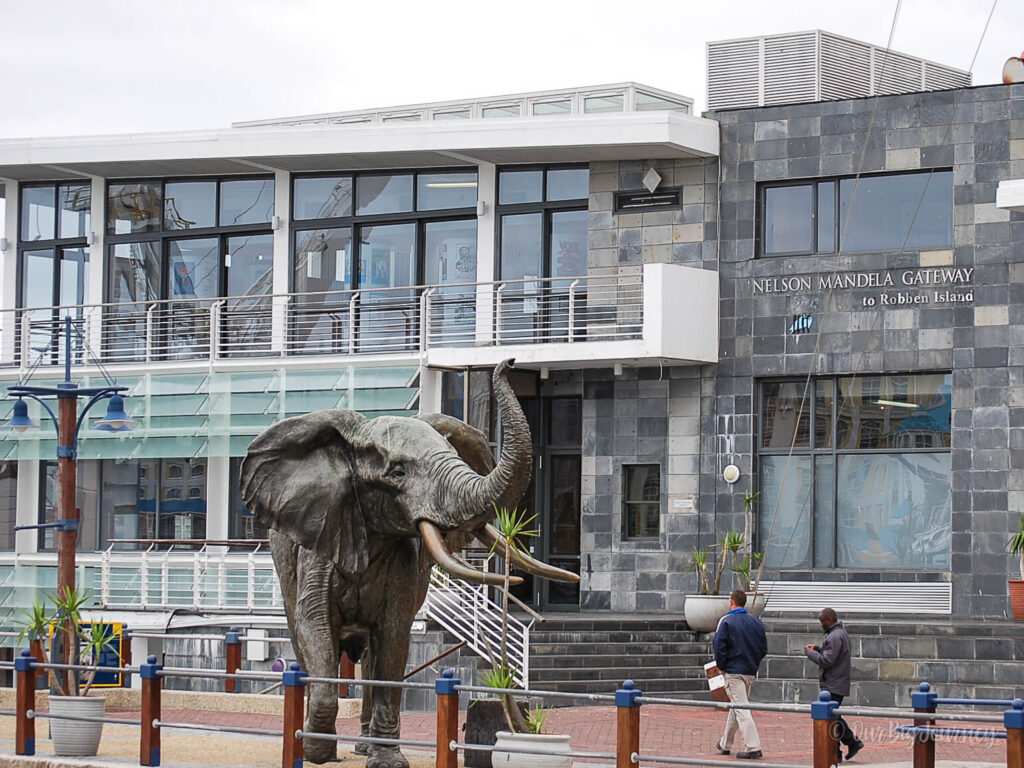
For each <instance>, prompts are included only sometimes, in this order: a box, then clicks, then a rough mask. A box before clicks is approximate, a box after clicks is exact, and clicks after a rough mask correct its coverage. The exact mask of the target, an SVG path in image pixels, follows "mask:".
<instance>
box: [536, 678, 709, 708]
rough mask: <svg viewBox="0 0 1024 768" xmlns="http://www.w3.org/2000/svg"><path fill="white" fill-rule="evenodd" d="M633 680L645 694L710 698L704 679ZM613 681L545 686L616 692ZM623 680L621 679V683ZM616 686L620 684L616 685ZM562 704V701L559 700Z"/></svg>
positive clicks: (579, 703)
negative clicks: (611, 685)
mask: <svg viewBox="0 0 1024 768" xmlns="http://www.w3.org/2000/svg"><path fill="white" fill-rule="evenodd" d="M630 679H631V680H633V682H634V684H635V685H636V687H637V688H638V689H639V690H640V691H642V692H643V693H645V694H648V695H658V696H678V697H680V698H688V699H693V698H708V686H707V682H705V681H702V680H686V679H681V680H680V679H675V680H673V679H661V680H645V679H637V678H630ZM609 682H611V681H607V680H568V681H560V682H557V683H548V684H546V685H545V686H544V688H546V690H551V691H559V692H562V693H604V694H609V693H614V692H615V691H614V690H610V689H609V687H608V684H609ZM621 682H622V681H619V684H621ZM541 687H542V686H540V685H538V686H536V688H537V689H541ZM615 687H616V688H617V687H618V685H616V686H615ZM559 703H560V704H561V702H559ZM565 704H567V705H569V706H580V707H585V706H593V704H594V702H592V701H587V700H585V699H581V700H576V701H573V700H568V701H566V702H565Z"/></svg>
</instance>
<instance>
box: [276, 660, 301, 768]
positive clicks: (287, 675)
mask: <svg viewBox="0 0 1024 768" xmlns="http://www.w3.org/2000/svg"><path fill="white" fill-rule="evenodd" d="M305 677H307V675H306V673H305V672H303V671H302V670H301V669H300V668H299V662H297V661H293V662H292V663H291V665H289V669H288V671H287V672H284V673H283V674H282V675H281V680H282V683H283V684H284V742H283V745H282V749H281V768H302V759H303V756H304V755H305V748H304V744H303V741H302V739H301V738H300V737H298V736H296V735H295V733H296V731H300V730H302V718H303V711H302V707H303V701H304V699H305V692H306V691H305V686H306V681H305V679H304V678H305Z"/></svg>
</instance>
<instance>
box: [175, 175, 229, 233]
mask: <svg viewBox="0 0 1024 768" xmlns="http://www.w3.org/2000/svg"><path fill="white" fill-rule="evenodd" d="M216 225H217V182H215V181H179V182H168V184H167V186H166V187H164V229H196V228H199V227H214V226H216Z"/></svg>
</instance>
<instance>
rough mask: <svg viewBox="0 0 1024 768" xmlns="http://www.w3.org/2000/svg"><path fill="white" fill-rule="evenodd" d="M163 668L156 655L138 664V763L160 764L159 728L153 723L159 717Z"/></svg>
mask: <svg viewBox="0 0 1024 768" xmlns="http://www.w3.org/2000/svg"><path fill="white" fill-rule="evenodd" d="M163 668H164V665H163V664H157V663H156V656H148V657H147V658H146V663H145V664H140V665H139V677H140V678H141V679H142V718H141V722H140V724H139V727H140V729H141V731H140V735H139V765H160V728H159V727H158V726H156V725H154V723H155V722H156V721H157V720H159V719H160V689H161V688H163V685H164V679H163V677H161V676H160V670H162V669H163Z"/></svg>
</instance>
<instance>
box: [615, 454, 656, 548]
mask: <svg viewBox="0 0 1024 768" xmlns="http://www.w3.org/2000/svg"><path fill="white" fill-rule="evenodd" d="M620 466H621V469H622V531H621V533H622V540H623V541H639V542H644V541H647V542H649V541H660V540H661V534H662V525H661V522H662V518H663V517H664V516H665V511H664V509H663V506H664V505H663V497H664V495H665V473H664V472H662V471H661V466H662V465H661V463H660V462H650V461H644V462H641V461H631V462H623V463H622V464H621V465H620ZM636 467H657V469H658V533H657V534H655V535H653V536H630V535H629V519H630V516H631V514H632V507H633V506H635V505H637V504H649V503H650V502H647V501H632V500H630V498H629V493H628V490H629V473H630V470H631V469H633V468H636Z"/></svg>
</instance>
